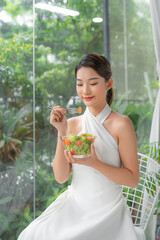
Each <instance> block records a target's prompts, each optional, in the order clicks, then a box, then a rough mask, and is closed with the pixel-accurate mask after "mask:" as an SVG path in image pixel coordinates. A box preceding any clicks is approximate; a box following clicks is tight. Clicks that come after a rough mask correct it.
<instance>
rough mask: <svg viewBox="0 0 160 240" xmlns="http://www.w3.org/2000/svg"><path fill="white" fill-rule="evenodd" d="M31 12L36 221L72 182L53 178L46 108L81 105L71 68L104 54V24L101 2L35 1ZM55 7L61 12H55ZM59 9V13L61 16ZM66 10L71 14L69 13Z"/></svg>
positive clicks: (52, 134) (51, 133)
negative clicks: (86, 57) (94, 54)
mask: <svg viewBox="0 0 160 240" xmlns="http://www.w3.org/2000/svg"><path fill="white" fill-rule="evenodd" d="M35 7H36V8H35V9H36V23H35V42H36V46H35V50H36V51H35V57H36V58H35V62H36V64H35V66H36V69H35V74H36V126H37V128H36V130H37V132H36V163H37V171H36V199H37V201H36V216H38V215H39V214H40V212H42V211H43V210H44V209H46V207H47V206H48V205H49V204H50V203H51V202H52V201H53V200H54V199H55V198H56V197H57V195H58V194H59V192H60V191H63V190H64V189H66V186H67V185H68V184H69V182H70V181H71V179H69V181H68V182H66V183H64V184H58V183H57V182H56V181H55V179H54V174H53V169H52V163H53V159H54V153H55V148H56V143H57V131H56V129H55V128H53V126H51V125H50V123H49V116H50V110H49V109H48V105H49V106H51V107H53V106H55V105H61V106H63V107H64V108H66V107H67V106H75V105H76V106H79V105H81V103H80V102H79V100H78V99H77V97H76V96H77V94H76V89H75V77H74V68H75V66H76V64H77V63H78V61H79V60H80V58H81V57H82V56H83V55H85V54H86V53H88V52H97V53H100V54H103V32H102V29H103V25H102V22H93V18H95V17H99V18H102V1H101V0H98V1H94V2H93V1H83V4H82V1H72V0H68V1H67V0H66V1H65V0H64V1H60V0H59V1H39V0H36V5H35ZM53 7H59V9H58V12H55V9H54V8H53ZM46 9H47V10H46ZM88 9H89V11H88ZM61 10H62V12H63V13H60V11H61ZM66 10H72V11H74V12H71V13H70V12H69V13H68V12H67V11H66ZM72 14H73V15H74V14H75V16H72ZM83 110H84V108H83ZM67 117H68V118H69V117H71V115H68V116H67Z"/></svg>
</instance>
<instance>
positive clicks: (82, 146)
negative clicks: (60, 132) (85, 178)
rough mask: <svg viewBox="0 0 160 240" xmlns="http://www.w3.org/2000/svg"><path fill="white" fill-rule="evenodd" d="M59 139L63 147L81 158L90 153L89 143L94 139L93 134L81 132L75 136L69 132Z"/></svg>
mask: <svg viewBox="0 0 160 240" xmlns="http://www.w3.org/2000/svg"><path fill="white" fill-rule="evenodd" d="M61 140H62V141H63V145H64V147H65V149H66V150H67V151H68V152H70V153H71V154H72V155H73V157H75V158H83V157H86V156H87V155H89V154H90V149H91V144H92V143H93V142H94V140H95V136H92V134H88V133H82V134H81V135H79V136H77V135H74V134H69V135H68V136H62V137H61Z"/></svg>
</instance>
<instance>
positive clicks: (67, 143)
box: [63, 138, 71, 146]
mask: <svg viewBox="0 0 160 240" xmlns="http://www.w3.org/2000/svg"><path fill="white" fill-rule="evenodd" d="M63 143H64V144H65V145H68V146H69V145H71V142H70V140H69V139H66V138H63Z"/></svg>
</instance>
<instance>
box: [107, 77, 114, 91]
mask: <svg viewBox="0 0 160 240" xmlns="http://www.w3.org/2000/svg"><path fill="white" fill-rule="evenodd" d="M112 85H113V79H112V78H110V79H109V80H108V82H107V83H106V89H107V90H109V89H111V88H112Z"/></svg>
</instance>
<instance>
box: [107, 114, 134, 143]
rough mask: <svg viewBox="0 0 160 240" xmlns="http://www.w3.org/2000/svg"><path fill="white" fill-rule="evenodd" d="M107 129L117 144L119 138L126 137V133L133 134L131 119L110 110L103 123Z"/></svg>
mask: <svg viewBox="0 0 160 240" xmlns="http://www.w3.org/2000/svg"><path fill="white" fill-rule="evenodd" d="M103 125H104V127H105V128H106V129H107V131H108V132H109V133H110V134H111V135H112V137H113V138H114V139H115V141H116V142H117V144H119V142H120V139H122V138H123V137H126V134H129V135H132V136H133V135H134V127H133V124H132V121H131V120H130V119H129V118H128V117H127V116H125V115H122V114H119V113H117V112H114V111H111V113H110V115H109V116H108V118H107V119H106V120H105V121H104V123H103Z"/></svg>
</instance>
